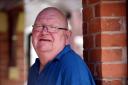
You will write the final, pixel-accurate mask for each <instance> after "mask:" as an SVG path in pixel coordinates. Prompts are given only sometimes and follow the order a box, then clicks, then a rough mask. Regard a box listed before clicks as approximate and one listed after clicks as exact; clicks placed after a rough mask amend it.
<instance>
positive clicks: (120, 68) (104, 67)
mask: <svg viewBox="0 0 128 85" xmlns="http://www.w3.org/2000/svg"><path fill="white" fill-rule="evenodd" d="M96 69H97V76H99V77H102V78H126V77H127V64H99V65H97V67H96Z"/></svg>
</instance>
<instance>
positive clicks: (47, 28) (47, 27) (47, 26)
mask: <svg viewBox="0 0 128 85" xmlns="http://www.w3.org/2000/svg"><path fill="white" fill-rule="evenodd" d="M32 27H33V29H37V27H41V28H40V30H39V29H38V31H41V30H44V29H46V30H47V32H51V33H53V32H57V31H58V29H60V30H68V29H67V28H63V27H55V26H51V25H36V24H35V25H32ZM49 27H51V29H55V31H49Z"/></svg>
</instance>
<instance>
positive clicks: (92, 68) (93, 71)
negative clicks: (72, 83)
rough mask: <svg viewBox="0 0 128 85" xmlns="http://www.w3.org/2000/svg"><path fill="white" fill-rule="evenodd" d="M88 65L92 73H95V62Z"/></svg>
mask: <svg viewBox="0 0 128 85" xmlns="http://www.w3.org/2000/svg"><path fill="white" fill-rule="evenodd" d="M88 67H89V69H90V71H91V73H93V75H94V73H95V64H90V63H89V64H88Z"/></svg>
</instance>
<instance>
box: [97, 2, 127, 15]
mask: <svg viewBox="0 0 128 85" xmlns="http://www.w3.org/2000/svg"><path fill="white" fill-rule="evenodd" d="M95 16H96V17H102V16H116V17H117V16H126V4H125V3H101V4H98V5H96V6H95Z"/></svg>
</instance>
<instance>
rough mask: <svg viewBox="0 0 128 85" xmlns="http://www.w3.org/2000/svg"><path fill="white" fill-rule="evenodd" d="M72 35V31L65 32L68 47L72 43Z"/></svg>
mask: <svg viewBox="0 0 128 85" xmlns="http://www.w3.org/2000/svg"><path fill="white" fill-rule="evenodd" d="M71 35H72V32H71V31H70V30H67V31H65V38H66V45H68V44H69V43H70V37H71Z"/></svg>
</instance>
